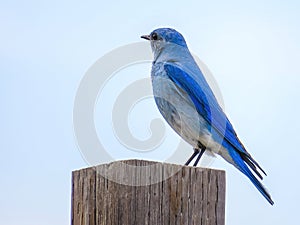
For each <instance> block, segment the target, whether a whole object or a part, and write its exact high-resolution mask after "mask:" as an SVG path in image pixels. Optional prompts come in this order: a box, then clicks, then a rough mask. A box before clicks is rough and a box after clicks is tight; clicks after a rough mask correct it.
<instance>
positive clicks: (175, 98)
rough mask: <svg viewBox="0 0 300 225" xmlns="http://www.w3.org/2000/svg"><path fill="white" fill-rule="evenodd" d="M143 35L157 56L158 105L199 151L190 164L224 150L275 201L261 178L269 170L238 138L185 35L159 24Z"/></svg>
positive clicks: (155, 90)
mask: <svg viewBox="0 0 300 225" xmlns="http://www.w3.org/2000/svg"><path fill="white" fill-rule="evenodd" d="M141 38H144V39H146V40H149V41H150V44H151V48H152V52H153V54H154V60H153V62H152V70H151V80H152V87H153V95H154V99H155V102H156V105H157V107H158V109H159V111H160V113H161V114H162V116H163V117H164V119H165V120H166V121H167V123H168V124H169V125H170V126H171V127H172V128H173V129H174V130H175V132H176V133H178V134H179V135H180V136H181V137H182V138H183V139H184V140H185V141H186V142H187V143H189V144H190V145H191V146H192V147H193V149H194V152H193V154H192V155H191V157H190V158H189V159H188V160H187V162H186V163H185V165H189V164H190V163H191V162H192V160H194V159H195V157H196V156H197V158H196V159H195V161H194V164H193V166H197V164H198V162H199V160H200V158H201V156H202V155H203V153H204V152H205V151H207V152H208V153H211V154H219V155H220V156H221V157H222V158H224V159H225V160H226V161H227V162H229V163H230V164H232V165H233V166H235V167H236V168H237V169H238V170H240V171H241V172H242V173H243V174H245V175H246V176H247V177H248V178H249V179H250V181H251V182H252V183H253V184H254V185H255V187H256V188H257V189H258V191H259V192H260V193H261V194H262V195H263V196H264V197H265V198H266V200H267V201H268V202H269V203H270V204H271V205H273V204H274V202H273V200H272V199H271V196H270V194H269V193H268V191H267V190H266V188H265V187H264V186H263V185H262V183H261V182H260V181H259V179H261V180H262V179H263V176H262V174H264V175H266V173H265V171H264V170H263V169H262V168H261V167H260V166H259V164H258V163H257V162H256V161H255V160H254V159H253V158H252V156H251V155H250V154H249V153H248V152H247V151H246V148H245V147H244V145H243V144H242V142H241V141H240V140H239V138H238V137H237V134H236V132H235V131H234V128H233V126H232V124H231V123H230V121H229V120H228V118H227V116H226V115H225V113H224V111H223V110H222V108H221V107H220V105H219V104H218V101H217V99H216V97H215V95H214V93H213V91H212V90H211V88H210V87H209V85H208V83H207V81H206V80H205V77H204V76H203V73H202V71H201V70H200V68H199V67H198V65H197V63H196V62H195V60H194V58H193V56H192V55H191V53H190V51H189V49H188V47H187V44H186V42H185V39H184V38H183V36H182V35H181V34H180V33H179V32H177V31H176V30H174V29H171V28H159V29H156V30H154V31H152V32H151V33H150V35H143V36H141ZM254 174H255V175H256V176H255V175H254ZM258 178H259V179H258Z"/></svg>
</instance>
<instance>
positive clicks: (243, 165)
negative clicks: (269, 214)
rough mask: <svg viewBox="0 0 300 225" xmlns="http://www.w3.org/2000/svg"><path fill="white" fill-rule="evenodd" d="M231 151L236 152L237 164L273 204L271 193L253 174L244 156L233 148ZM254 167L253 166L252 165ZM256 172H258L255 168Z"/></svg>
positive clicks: (235, 159) (235, 160)
mask: <svg viewBox="0 0 300 225" xmlns="http://www.w3.org/2000/svg"><path fill="white" fill-rule="evenodd" d="M231 153H233V154H234V157H233V159H234V162H235V164H236V165H235V166H236V167H237V168H238V169H239V170H240V171H241V172H242V173H243V174H245V175H246V176H247V177H248V178H249V179H250V180H251V182H252V183H253V184H254V186H255V187H256V188H257V189H258V191H259V192H260V193H261V194H262V195H263V196H264V197H265V199H267V201H268V202H269V203H270V204H271V205H273V204H274V201H273V200H272V198H271V195H270V194H269V192H268V191H267V189H266V188H265V187H264V186H263V185H262V183H261V182H260V181H259V180H258V179H257V178H256V177H255V176H254V175H253V173H252V172H251V170H250V169H249V167H248V166H247V165H246V163H247V161H246V163H245V161H244V157H242V156H241V155H240V154H239V153H238V152H236V151H235V150H233V151H232V152H231ZM250 167H251V168H252V166H250ZM254 172H256V171H255V170H254ZM256 174H257V173H256Z"/></svg>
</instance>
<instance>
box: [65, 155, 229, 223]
mask: <svg viewBox="0 0 300 225" xmlns="http://www.w3.org/2000/svg"><path fill="white" fill-rule="evenodd" d="M71 210H72V211H71V213H72V225H117V224H120V225H176V224H180V225H200V224H201V225H224V224H225V172H224V171H220V170H213V169H207V168H199V167H188V166H181V165H174V164H168V163H159V162H150V161H144V160H124V161H116V162H112V163H109V164H103V165H99V166H96V167H90V168H86V169H81V170H77V171H73V173H72V209H71Z"/></svg>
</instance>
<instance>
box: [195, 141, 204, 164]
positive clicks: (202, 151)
mask: <svg viewBox="0 0 300 225" xmlns="http://www.w3.org/2000/svg"><path fill="white" fill-rule="evenodd" d="M205 149H206V148H205V147H204V146H203V147H202V148H201V152H200V153H199V155H198V157H197V159H196V161H195V162H194V165H193V166H197V164H198V162H199V160H200V159H201V156H202V155H203V153H204V152H205ZM198 152H199V150H198Z"/></svg>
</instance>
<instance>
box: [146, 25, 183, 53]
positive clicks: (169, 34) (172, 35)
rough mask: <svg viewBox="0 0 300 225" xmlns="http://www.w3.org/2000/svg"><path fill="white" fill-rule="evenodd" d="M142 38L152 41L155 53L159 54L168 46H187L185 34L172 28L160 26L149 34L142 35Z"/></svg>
mask: <svg viewBox="0 0 300 225" xmlns="http://www.w3.org/2000/svg"><path fill="white" fill-rule="evenodd" d="M141 38H144V39H146V40H149V41H150V43H151V48H152V51H153V52H154V55H159V54H160V53H161V52H162V51H163V50H164V49H165V48H166V47H167V46H173V47H176V46H177V47H178V46H180V47H187V45H186V42H185V40H184V38H183V36H182V35H181V34H180V33H179V32H178V31H176V30H174V29H171V28H158V29H156V30H154V31H152V32H151V33H150V34H149V35H142V36H141Z"/></svg>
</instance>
